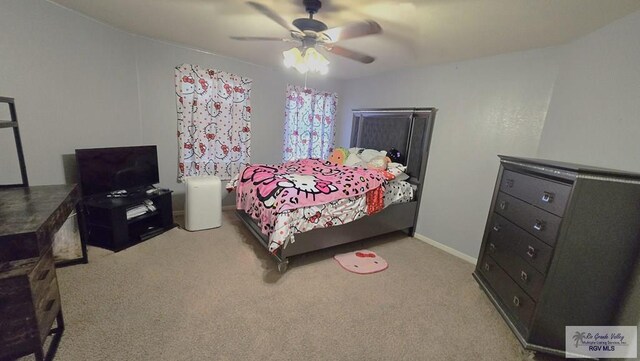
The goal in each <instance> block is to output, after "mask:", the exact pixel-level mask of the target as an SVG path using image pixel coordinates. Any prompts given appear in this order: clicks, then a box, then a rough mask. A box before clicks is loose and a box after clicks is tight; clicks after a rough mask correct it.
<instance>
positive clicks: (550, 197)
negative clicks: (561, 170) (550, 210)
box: [542, 192, 553, 203]
mask: <svg viewBox="0 0 640 361" xmlns="http://www.w3.org/2000/svg"><path fill="white" fill-rule="evenodd" d="M542 201H543V202H545V203H551V202H553V193H551V192H544V193H543V194H542Z"/></svg>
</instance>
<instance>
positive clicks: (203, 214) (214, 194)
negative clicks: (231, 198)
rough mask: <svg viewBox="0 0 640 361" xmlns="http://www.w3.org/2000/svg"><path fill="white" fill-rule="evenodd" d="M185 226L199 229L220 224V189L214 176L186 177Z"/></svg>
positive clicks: (218, 179) (193, 229)
mask: <svg viewBox="0 0 640 361" xmlns="http://www.w3.org/2000/svg"><path fill="white" fill-rule="evenodd" d="M185 182H186V185H187V189H186V193H185V198H186V199H185V214H184V220H185V228H186V229H187V230H188V231H199V230H203V229H208V228H217V227H220V226H221V225H222V190H221V187H222V185H221V182H220V178H218V177H215V176H202V177H187V178H186V179H185Z"/></svg>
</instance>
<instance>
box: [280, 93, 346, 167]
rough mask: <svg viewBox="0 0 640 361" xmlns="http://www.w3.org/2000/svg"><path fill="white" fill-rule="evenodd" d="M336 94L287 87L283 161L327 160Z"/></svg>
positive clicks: (331, 139) (333, 133)
mask: <svg viewBox="0 0 640 361" xmlns="http://www.w3.org/2000/svg"><path fill="white" fill-rule="evenodd" d="M337 107H338V94H336V93H329V92H323V91H319V90H316V89H311V88H303V87H299V86H293V85H288V86H287V100H286V106H285V110H284V118H285V122H284V151H283V159H284V161H285V162H287V161H291V160H297V159H304V158H319V159H328V158H329V155H330V154H331V152H332V151H333V138H334V136H335V127H334V124H335V119H336V112H337Z"/></svg>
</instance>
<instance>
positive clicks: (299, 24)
mask: <svg viewBox="0 0 640 361" xmlns="http://www.w3.org/2000/svg"><path fill="white" fill-rule="evenodd" d="M247 4H248V5H249V6H251V7H253V8H254V9H256V10H258V11H259V12H261V13H262V14H264V15H265V16H267V17H269V18H270V19H271V20H273V21H275V22H276V23H278V24H279V25H280V26H282V27H284V28H285V29H287V30H289V32H290V38H276V37H263V36H231V39H234V40H250V41H252V40H260V41H263V40H265V41H284V42H292V43H299V44H300V45H299V46H297V47H294V48H293V49H290V50H287V51H285V52H283V55H284V57H285V65H287V66H294V67H295V68H296V69H298V71H300V72H301V73H306V72H307V71H308V70H312V71H319V72H321V73H325V72H326V70H327V64H328V63H329V62H328V60H326V59H325V58H324V57H323V56H322V54H320V53H319V52H317V50H316V46H318V47H320V48H322V49H325V50H327V51H328V52H330V53H333V54H335V55H338V56H342V57H345V58H349V59H352V60H355V61H358V62H361V63H364V64H369V63H372V62H373V61H374V60H375V58H373V57H372V56H369V55H367V54H363V53H360V52H357V51H354V50H349V49H346V48H343V47H341V46H337V45H335V43H337V42H338V41H341V40H346V39H353V38H358V37H361V36H367V35H372V34H378V33H381V32H382V27H380V25H379V24H378V23H377V22H375V21H373V20H365V21H359V22H354V23H349V24H346V25H343V26H339V27H335V28H331V29H329V27H328V26H327V25H326V24H325V23H323V22H322V21H319V20H316V19H314V18H313V15H314V14H316V13H318V11H319V10H320V8H321V7H322V2H321V1H320V0H303V5H304V7H305V9H306V11H307V13H309V17H308V18H300V19H295V20H294V21H293V23H292V24H289V23H288V22H287V21H286V20H284V19H283V18H282V17H281V16H280V15H278V14H277V13H276V12H275V11H273V10H271V9H270V8H268V7H266V6H264V5H262V4H259V3H257V2H253V1H248V2H247Z"/></svg>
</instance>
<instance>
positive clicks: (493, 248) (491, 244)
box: [489, 242, 496, 253]
mask: <svg viewBox="0 0 640 361" xmlns="http://www.w3.org/2000/svg"><path fill="white" fill-rule="evenodd" d="M495 251H496V245H495V244H493V242H491V243H489V252H491V253H493V252H495Z"/></svg>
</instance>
